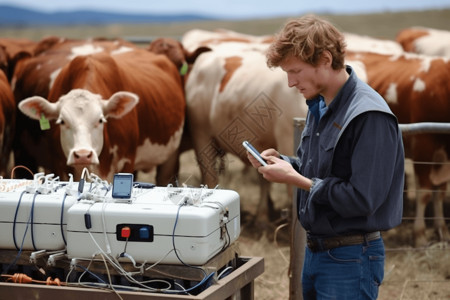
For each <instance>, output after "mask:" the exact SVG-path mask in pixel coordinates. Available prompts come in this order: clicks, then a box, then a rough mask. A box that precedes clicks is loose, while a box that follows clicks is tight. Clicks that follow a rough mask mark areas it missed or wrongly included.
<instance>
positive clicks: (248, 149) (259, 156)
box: [242, 141, 267, 166]
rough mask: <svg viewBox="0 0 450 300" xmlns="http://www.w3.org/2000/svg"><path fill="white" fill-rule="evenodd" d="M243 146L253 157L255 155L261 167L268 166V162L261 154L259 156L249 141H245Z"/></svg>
mask: <svg viewBox="0 0 450 300" xmlns="http://www.w3.org/2000/svg"><path fill="white" fill-rule="evenodd" d="M242 145H243V146H244V147H245V149H247V151H248V152H249V153H250V154H251V155H253V157H254V158H256V159H257V160H258V161H259V162H260V164H261V165H263V166H267V162H266V161H265V160H264V159H263V158H262V157H261V154H259V152H258V150H256V149H255V147H253V145H252V144H250V143H249V142H248V141H243V142H242Z"/></svg>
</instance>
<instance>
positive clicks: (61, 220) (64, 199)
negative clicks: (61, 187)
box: [59, 193, 67, 246]
mask: <svg viewBox="0 0 450 300" xmlns="http://www.w3.org/2000/svg"><path fill="white" fill-rule="evenodd" d="M66 198H67V193H64V198H63V200H62V203H61V218H60V223H59V225H60V229H61V236H62V238H63V241H64V245H66V246H67V241H66V237H65V235H64V205H65V203H66Z"/></svg>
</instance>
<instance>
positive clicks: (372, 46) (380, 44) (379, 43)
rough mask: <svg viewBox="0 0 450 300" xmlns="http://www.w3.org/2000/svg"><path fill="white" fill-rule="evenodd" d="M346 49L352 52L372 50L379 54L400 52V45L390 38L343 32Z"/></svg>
mask: <svg viewBox="0 0 450 300" xmlns="http://www.w3.org/2000/svg"><path fill="white" fill-rule="evenodd" d="M344 38H345V42H346V43H347V50H348V51H353V52H374V53H379V54H397V55H400V54H402V53H403V52H404V51H403V48H402V46H401V45H400V44H399V43H397V42H395V41H391V40H386V39H379V38H374V37H371V36H367V35H359V34H355V33H350V32H344Z"/></svg>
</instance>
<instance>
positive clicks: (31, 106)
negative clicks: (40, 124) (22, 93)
mask: <svg viewBox="0 0 450 300" xmlns="http://www.w3.org/2000/svg"><path fill="white" fill-rule="evenodd" d="M19 109H20V111H21V112H22V113H24V114H25V115H27V116H28V117H30V118H32V119H35V120H40V119H41V118H42V116H44V117H46V118H47V119H49V120H54V119H56V118H58V115H59V112H58V105H57V104H56V103H51V102H48V100H47V99H45V98H42V97H39V96H33V97H30V98H26V99H24V100H22V101H20V102H19Z"/></svg>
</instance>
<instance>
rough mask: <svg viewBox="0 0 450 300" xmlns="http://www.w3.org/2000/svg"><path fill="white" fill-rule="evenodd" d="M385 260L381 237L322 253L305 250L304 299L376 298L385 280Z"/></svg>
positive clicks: (354, 299) (357, 299) (352, 299)
mask: <svg viewBox="0 0 450 300" xmlns="http://www.w3.org/2000/svg"><path fill="white" fill-rule="evenodd" d="M384 258H385V256H384V243H383V239H382V238H380V239H377V240H373V241H369V242H367V243H363V244H360V245H352V246H343V247H339V248H334V249H330V250H327V251H321V252H311V250H310V249H309V248H308V247H306V250H305V260H304V265H303V273H302V285H303V299H304V300H312V299H317V300H325V299H327V300H331V299H337V300H345V299H351V300H362V299H376V298H377V297H378V288H379V286H380V284H381V282H382V281H383V277H384Z"/></svg>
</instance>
